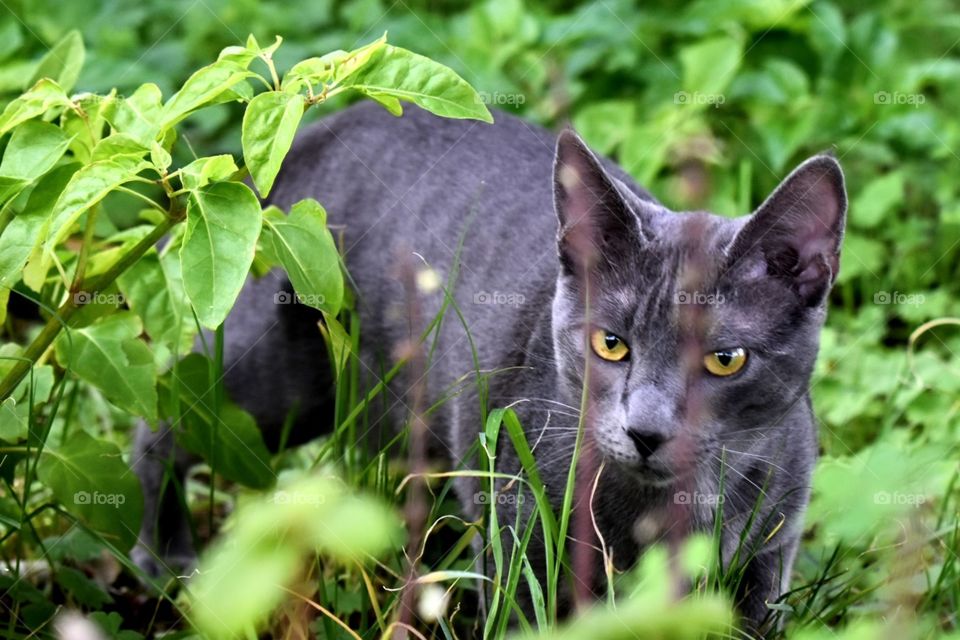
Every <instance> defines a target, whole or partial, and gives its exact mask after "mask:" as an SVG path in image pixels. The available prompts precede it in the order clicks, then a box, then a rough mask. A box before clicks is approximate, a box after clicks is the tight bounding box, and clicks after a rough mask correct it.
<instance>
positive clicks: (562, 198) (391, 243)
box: [134, 104, 847, 629]
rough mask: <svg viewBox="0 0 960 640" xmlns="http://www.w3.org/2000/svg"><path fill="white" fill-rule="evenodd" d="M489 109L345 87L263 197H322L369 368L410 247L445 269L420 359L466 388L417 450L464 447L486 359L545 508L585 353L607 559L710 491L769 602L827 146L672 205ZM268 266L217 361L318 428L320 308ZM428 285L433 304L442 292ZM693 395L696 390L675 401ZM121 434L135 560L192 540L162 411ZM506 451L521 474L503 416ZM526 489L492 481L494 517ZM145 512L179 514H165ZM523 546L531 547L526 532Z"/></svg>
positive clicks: (430, 378) (827, 260)
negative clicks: (464, 117) (761, 188)
mask: <svg viewBox="0 0 960 640" xmlns="http://www.w3.org/2000/svg"><path fill="white" fill-rule="evenodd" d="M495 120H496V122H495V124H493V125H487V124H483V123H479V122H473V121H461V120H450V119H441V118H437V117H434V116H432V115H430V114H428V113H426V112H425V111H421V110H419V109H417V108H413V107H411V108H408V109H406V111H405V114H404V115H403V116H402V117H399V118H395V117H393V116H391V115H389V114H387V113H386V112H384V111H383V110H382V109H380V108H379V107H377V106H376V105H373V104H360V105H357V106H353V107H350V108H348V109H346V110H344V111H342V112H340V113H338V114H335V115H333V116H329V117H327V118H325V119H322V120H320V121H319V122H318V123H316V124H314V125H312V126H311V127H310V128H309V129H307V130H305V131H304V132H302V134H301V135H299V136H298V138H297V141H296V142H295V144H294V146H293V148H292V150H291V152H290V154H289V156H288V157H287V159H286V161H285V163H284V165H283V168H282V170H281V172H280V175H279V177H278V179H277V183H276V185H275V187H274V190H273V193H272V194H271V197H270V203H271V204H275V205H277V206H279V207H281V208H287V207H289V206H290V205H292V204H293V203H295V202H297V201H299V200H300V199H302V198H308V197H312V198H316V199H317V200H318V201H320V202H321V203H322V204H323V205H324V206H325V208H326V209H327V212H328V222H329V224H330V225H331V226H332V227H333V228H335V229H337V233H338V234H339V233H342V242H343V247H344V260H345V264H346V268H347V272H348V273H349V282H350V285H351V287H352V288H353V290H354V291H355V293H356V300H357V302H356V308H357V311H358V313H359V317H360V322H361V328H362V330H361V336H362V338H361V354H360V359H361V362H362V366H361V369H362V371H363V374H364V375H363V376H362V377H363V379H364V380H365V382H366V384H367V386H369V385H371V384H373V383H375V382H376V381H377V380H379V378H380V375H381V374H382V372H383V371H386V370H387V369H388V368H389V367H390V366H391V365H392V363H393V362H395V358H396V354H395V348H396V346H397V345H400V344H402V343H403V342H404V340H405V339H407V338H408V336H409V333H410V330H411V329H410V327H409V326H408V325H409V322H408V319H407V318H406V316H405V314H404V309H405V307H404V301H405V300H406V294H405V292H404V289H403V287H402V285H401V283H400V281H399V280H398V278H397V277H396V276H395V274H396V273H397V265H398V264H401V263H402V261H403V260H407V259H410V258H411V256H415V259H416V260H417V261H418V264H420V265H421V266H422V268H423V269H427V268H429V269H430V270H432V271H433V272H434V273H435V274H436V275H437V276H438V280H439V282H441V283H447V282H448V281H450V282H452V289H451V290H450V291H449V292H448V293H449V295H450V296H451V297H452V299H453V301H454V302H455V303H456V307H457V309H458V311H459V314H460V315H462V319H461V318H458V317H456V316H454V315H453V314H452V313H451V312H450V310H449V309H448V310H447V314H446V316H445V318H444V320H443V321H442V323H441V324H440V328H439V329H438V330H437V333H436V336H435V339H436V344H433V343H432V342H431V348H432V357H431V359H430V363H429V368H428V371H427V375H426V377H425V380H426V382H425V384H426V387H427V392H428V396H429V398H430V399H431V401H434V400H437V399H439V398H440V396H441V395H442V394H443V393H444V390H447V391H448V392H449V389H450V388H454V387H455V388H456V389H457V392H456V393H454V394H452V397H450V398H449V399H447V401H446V402H444V403H443V404H442V405H440V407H439V408H438V409H437V410H436V411H435V412H433V413H432V414H431V415H430V418H429V425H430V427H429V428H430V445H431V448H432V449H431V450H432V451H434V452H442V453H443V454H444V455H445V457H446V459H447V461H446V464H447V465H449V466H450V467H451V468H478V467H477V464H478V463H477V460H476V459H475V457H473V456H472V455H471V453H473V452H475V451H476V443H477V440H478V436H479V434H480V433H481V432H482V431H483V424H482V423H481V406H480V402H481V401H480V397H481V396H480V393H479V391H478V388H477V385H476V384H471V383H470V381H472V380H474V379H475V376H476V374H477V371H478V369H479V370H480V371H482V372H486V373H487V374H489V377H488V385H489V388H488V390H487V398H486V400H487V404H488V406H489V407H491V408H492V407H506V406H510V407H512V408H513V409H514V411H515V412H516V414H517V416H518V418H519V420H520V422H521V424H522V425H523V428H524V430H525V433H526V437H527V440H528V442H529V443H530V446H531V447H533V451H534V456H535V457H536V459H537V462H538V468H539V473H540V475H541V477H542V479H543V483H544V485H545V487H546V491H547V495H548V496H549V498H550V500H551V502H552V504H553V506H554V509H555V510H559V508H560V505H561V501H562V495H563V492H564V487H565V483H566V478H567V472H568V470H569V468H570V466H571V456H572V455H573V443H574V440H575V437H576V430H577V425H578V416H579V412H580V407H581V395H582V390H583V386H584V371H585V369H586V368H589V372H590V373H589V375H590V378H591V382H590V384H589V386H588V389H589V393H588V399H587V404H586V405H585V406H587V407H588V410H587V411H588V412H587V416H588V420H587V421H586V427H585V429H586V436H585V441H584V442H585V444H584V451H585V453H584V456H585V457H584V460H593V462H594V463H595V465H596V468H597V470H599V469H600V466H599V465H601V464H602V465H603V466H602V472H601V473H600V475H599V479H598V480H597V487H596V491H595V494H594V495H593V498H592V504H591V508H592V509H593V512H594V517H595V519H596V526H597V528H598V530H599V532H600V534H601V535H602V538H603V543H604V545H605V547H606V548H607V549H608V550H609V551H610V553H611V554H612V557H613V560H614V563H615V565H616V566H617V567H618V568H621V569H625V568H627V567H629V566H630V565H632V564H633V563H634V562H635V560H636V559H637V557H638V555H639V554H640V553H641V551H642V549H643V548H644V547H645V546H646V545H647V544H649V543H650V542H651V541H652V540H654V539H659V538H662V537H664V536H668V535H669V532H670V529H671V526H672V525H675V524H677V523H676V522H674V520H675V519H676V517H677V514H678V513H682V514H684V515H683V518H684V519H685V520H686V524H685V527H686V528H687V529H689V530H700V531H711V530H712V527H713V524H714V519H715V517H717V513H718V511H721V512H722V518H723V520H722V522H723V527H722V550H723V553H724V556H723V557H724V558H725V559H727V560H729V559H730V558H731V557H733V555H734V552H735V551H736V550H737V549H738V548H739V547H741V546H746V547H747V548H748V550H749V551H743V552H742V553H741V559H742V558H749V562H748V563H747V565H746V566H745V567H744V568H743V576H742V579H741V580H740V581H739V586H738V587H737V589H736V593H734V594H731V595H733V597H734V599H735V602H736V605H737V607H738V609H739V611H740V612H741V614H742V615H743V618H744V620H745V621H746V623H747V625H748V626H749V627H751V628H753V629H760V628H761V627H763V625H764V624H769V620H768V618H769V617H770V616H769V609H768V607H767V603H773V602H775V601H777V600H778V598H780V596H781V595H782V594H784V593H785V592H786V591H787V589H788V581H789V577H790V572H791V567H792V563H793V559H794V556H795V554H796V551H797V545H798V541H799V538H800V534H801V531H802V524H803V514H804V510H805V508H806V505H807V502H808V499H809V486H810V481H811V473H812V469H813V466H814V463H815V460H816V456H817V450H818V447H817V430H816V420H815V417H814V415H813V411H812V407H811V403H810V397H809V391H808V388H809V383H810V378H811V373H812V370H813V366H814V360H815V359H816V356H817V351H818V343H819V332H820V329H821V327H822V325H823V322H824V319H825V314H826V306H827V298H828V293H829V291H830V288H831V286H832V284H833V282H834V281H835V279H836V276H837V273H838V269H839V255H840V247H841V242H842V237H843V231H844V223H845V216H846V202H847V201H846V193H845V187H844V177H843V173H842V170H841V168H840V165H839V164H838V162H837V161H836V160H835V159H834V158H832V157H831V156H829V155H819V156H814V157H812V158H810V159H809V160H807V161H805V162H803V163H802V164H801V165H799V166H798V167H797V168H796V169H795V170H794V171H793V172H792V173H791V174H790V175H789V176H787V177H786V178H785V179H784V180H783V181H782V183H781V184H780V185H779V186H778V187H777V188H776V190H775V191H774V192H773V193H772V194H771V195H769V197H768V198H767V199H766V200H765V201H764V202H763V203H762V204H761V206H760V207H759V208H758V209H757V210H756V211H754V212H753V213H752V214H750V215H748V216H743V217H739V218H725V217H721V216H717V215H714V214H709V213H705V212H690V213H682V214H681V213H674V212H671V211H669V210H667V209H666V208H665V207H664V206H663V205H661V204H659V203H658V201H657V200H656V199H654V197H653V196H651V195H650V194H649V193H648V192H647V191H646V190H644V189H642V188H641V187H639V186H638V185H636V184H635V183H634V181H633V180H632V179H631V178H630V177H629V176H628V175H627V174H626V173H625V172H624V171H622V170H621V169H620V168H618V167H617V166H616V165H614V164H613V163H611V162H609V161H606V160H602V159H600V158H598V156H596V155H595V154H594V153H593V152H592V151H591V150H590V149H589V148H588V147H587V146H586V144H585V143H584V142H583V141H582V140H581V139H580V138H579V137H578V136H577V135H576V134H575V133H574V132H573V131H571V130H565V131H563V132H562V133H561V134H560V135H559V136H556V135H554V134H553V133H550V132H548V131H546V130H544V129H541V128H538V127H536V126H534V125H531V124H529V123H527V122H525V121H523V120H521V119H519V118H516V117H513V116H510V115H507V114H504V113H496V114H495ZM461 242H462V247H461V246H460V243H461ZM691 265H692V266H691ZM454 270H456V271H457V274H456V278H455V279H450V280H448V279H449V278H450V276H451V272H452V271H454ZM588 286H589V289H590V291H589V297H588V295H587V291H585V289H586V288H588ZM281 290H282V291H289V284H288V283H286V282H285V280H284V279H283V278H282V277H280V276H278V275H276V274H271V275H270V276H268V277H267V278H265V279H261V280H251V281H250V282H249V283H248V284H247V285H246V287H245V289H244V291H243V292H242V294H241V297H240V299H239V301H238V303H237V306H236V308H235V310H234V312H233V313H232V314H231V315H230V317H229V318H228V319H227V322H226V325H225V340H226V345H225V365H224V367H225V372H226V378H225V386H226V388H227V391H228V393H229V394H230V396H231V397H232V398H233V399H234V400H235V401H236V402H237V403H239V404H240V405H241V406H243V407H245V408H247V409H248V410H249V411H251V412H252V413H253V414H254V416H255V417H256V418H257V420H258V422H259V424H260V426H261V428H262V429H264V431H265V433H277V432H278V431H279V428H280V426H281V424H282V422H283V420H284V418H285V416H286V415H287V414H288V412H289V411H290V410H291V408H292V407H296V408H297V415H298V416H299V417H298V421H297V422H298V424H297V425H295V428H294V432H296V433H299V434H301V435H300V437H301V438H308V437H315V436H316V435H319V433H320V432H321V430H322V429H323V428H325V427H326V426H327V425H328V424H329V422H330V418H329V402H328V399H329V398H327V397H326V396H325V394H326V390H327V389H329V386H330V381H329V377H328V376H327V375H326V373H325V372H327V371H328V370H329V366H328V364H327V363H326V359H325V357H324V355H323V346H322V343H321V339H320V335H319V333H318V332H317V330H316V322H317V320H318V317H317V316H316V314H315V313H314V312H312V311H311V310H310V309H308V308H306V307H304V306H302V305H296V304H292V305H291V304H286V305H284V304H275V303H274V297H275V295H276V293H277V292H278V291H281ZM421 295H422V298H423V299H422V305H423V310H422V315H423V317H424V318H425V319H430V318H432V317H433V316H434V314H436V313H437V312H438V311H439V310H440V308H441V305H442V304H443V302H444V296H445V295H446V294H445V293H444V290H443V289H442V288H440V289H437V290H435V291H434V292H432V293H430V292H425V293H422V294H421ZM587 301H589V307H590V309H589V320H587V311H586V303H587ZM697 313H700V314H701V315H700V316H697V315H695V314H697ZM691 314H694V315H691ZM704 314H705V315H704ZM691 318H693V319H694V320H696V318H700V319H699V320H697V321H696V322H694V324H696V323H697V322H699V324H698V325H697V326H698V327H700V328H699V329H698V330H697V331H693V332H690V331H689V326H688V325H690V323H691V320H690V319H691ZM585 323H586V324H587V326H585ZM468 331H469V336H468ZM431 340H432V338H431ZM691 345H692V347H693V348H694V349H695V350H696V353H695V354H694V358H693V360H691V359H690V358H689V355H690V347H691ZM474 358H476V362H474ZM690 362H695V365H696V366H695V369H696V371H693V374H691V371H692V370H691V368H690ZM490 372H493V373H490ZM464 381H466V382H464ZM411 382H412V381H411V380H409V379H407V380H404V381H403V383H402V384H401V383H400V382H399V379H394V381H393V382H391V384H390V385H389V387H388V390H387V391H386V392H385V393H384V394H381V397H380V403H381V405H382V406H381V409H382V412H381V413H382V414H384V415H386V416H387V417H386V418H385V420H386V421H388V422H393V423H400V424H402V421H403V420H404V419H405V418H406V406H405V405H406V403H407V401H408V398H407V390H408V389H409V386H410V384H411ZM694 401H695V404H697V405H698V406H699V407H700V410H699V411H697V412H695V413H696V415H693V414H691V412H690V411H689V407H688V406H686V404H689V403H694ZM391 405H393V409H392V410H391V409H390V408H389V407H390V406H391ZM374 415H375V416H376V414H374ZM371 422H373V423H375V424H379V423H378V422H377V419H376V418H374V419H372V420H371ZM134 459H135V460H136V461H137V463H136V464H137V471H138V475H139V476H140V477H141V480H142V482H143V484H144V487H145V492H146V493H147V496H148V500H147V513H148V516H147V517H146V518H145V520H144V529H143V531H142V532H141V546H140V547H139V555H138V556H137V557H138V562H139V563H140V564H141V565H142V566H143V565H148V564H149V563H150V559H151V558H154V557H155V556H156V547H157V545H158V544H159V545H160V550H161V551H162V553H161V554H160V555H161V556H166V558H167V559H168V560H172V561H173V562H175V563H176V562H180V563H182V562H184V561H185V560H186V559H187V558H188V557H189V555H190V553H191V550H190V547H191V545H190V541H189V535H188V528H186V525H185V524H184V523H183V517H182V514H177V513H174V511H176V509H177V508H178V507H177V505H178V504H179V501H177V500H169V499H167V500H165V501H164V500H161V499H160V498H159V486H160V480H159V478H160V476H162V471H163V465H164V461H165V460H166V461H167V464H169V461H170V460H173V461H174V469H173V471H174V472H175V473H177V474H182V473H183V471H184V469H185V466H186V464H187V463H188V460H187V459H186V458H185V457H183V456H182V455H180V454H177V453H176V452H175V448H174V447H173V444H172V440H171V437H170V434H169V431H168V430H165V429H161V430H159V431H158V432H157V433H152V432H150V431H149V430H148V429H146V428H145V427H142V428H141V429H140V431H139V433H138V437H137V443H136V451H135V456H134ZM496 462H497V470H498V471H501V472H503V473H506V474H521V475H522V473H523V472H522V467H521V464H520V462H519V459H518V456H517V453H516V451H514V450H513V447H512V446H511V445H510V444H509V441H508V439H507V438H506V437H505V436H501V438H500V447H499V450H498V452H497V460H496ZM721 478H722V486H723V491H722V493H721V490H720V487H721ZM578 482H582V479H579V480H578ZM511 486H512V485H511ZM456 489H457V493H458V496H459V499H460V501H461V503H462V505H463V510H464V515H465V516H466V517H468V518H478V517H480V516H481V515H482V509H483V506H482V503H483V502H484V500H485V499H486V500H488V499H489V497H486V498H484V497H483V496H484V494H483V493H482V492H481V491H480V487H479V486H478V485H477V483H476V482H475V481H472V480H470V479H468V478H461V479H459V480H458V482H457V485H456ZM504 489H505V490H506V487H504ZM168 493H169V492H168ZM581 495H582V493H581ZM532 503H533V501H532V500H527V501H524V500H519V499H516V500H497V505H498V506H497V510H498V514H499V520H500V522H502V523H503V522H509V523H512V522H514V521H515V518H516V516H517V510H518V509H519V510H520V511H521V514H528V513H529V512H530V510H531V508H532ZM754 512H755V513H754ZM158 514H160V515H159V518H158ZM751 516H752V517H751ZM158 521H159V522H160V523H172V524H168V525H167V528H168V530H167V531H164V532H159V535H158V531H157V529H156V523H157V522H158ZM178 554H180V555H179V557H178ZM528 557H529V559H530V562H531V566H533V567H534V569H535V570H536V571H541V570H542V566H543V562H544V558H543V549H542V543H538V541H537V537H536V536H534V539H533V541H532V542H531V545H530V548H529V549H528ZM599 562H600V559H599V558H596V557H593V558H592V559H591V560H590V563H591V567H592V575H591V576H590V577H589V578H588V582H589V583H590V584H589V585H588V587H589V589H590V590H591V591H599V590H602V588H603V587H602V580H601V579H602V576H603V570H602V568H601V567H600V565H599ZM152 569H153V570H154V571H155V570H156V569H157V568H156V567H152ZM541 577H542V574H541Z"/></svg>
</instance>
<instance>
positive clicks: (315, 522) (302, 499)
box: [190, 475, 402, 638]
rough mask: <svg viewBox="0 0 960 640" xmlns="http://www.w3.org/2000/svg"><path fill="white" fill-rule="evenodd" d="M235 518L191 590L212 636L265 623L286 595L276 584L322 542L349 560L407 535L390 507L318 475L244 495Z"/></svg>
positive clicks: (200, 621)
mask: <svg viewBox="0 0 960 640" xmlns="http://www.w3.org/2000/svg"><path fill="white" fill-rule="evenodd" d="M233 524H234V526H232V527H231V528H230V529H229V533H228V534H227V535H226V536H225V537H224V538H223V539H222V540H221V541H219V542H218V543H217V544H216V545H215V546H213V547H212V548H211V549H210V551H209V552H208V553H207V554H206V555H205V557H204V558H203V559H202V560H201V567H202V570H201V571H200V572H199V575H198V577H197V579H196V581H195V582H194V583H193V584H192V585H191V587H192V588H191V590H190V592H191V598H192V600H193V603H192V605H193V606H192V608H191V611H193V613H194V615H195V620H196V622H197V626H198V628H199V629H200V630H201V631H202V632H204V633H205V634H207V635H209V636H211V637H215V638H221V637H224V638H225V637H237V635H238V634H239V633H240V632H241V631H242V630H243V629H245V628H248V627H251V626H253V627H256V626H257V625H258V624H260V623H262V622H263V621H264V620H265V619H266V618H267V616H268V615H269V614H270V612H271V611H272V610H273V608H274V607H276V606H277V605H278V604H279V603H280V602H281V601H282V600H283V599H284V597H285V596H284V592H283V590H282V589H280V588H278V587H279V586H280V585H289V584H291V583H292V582H293V581H294V580H295V579H296V577H297V575H298V574H299V572H300V568H301V567H302V563H303V558H304V557H307V556H309V557H312V556H313V554H315V553H316V549H317V548H320V549H322V550H323V551H325V552H327V553H330V554H332V555H334V556H335V557H337V558H339V559H341V560H343V561H351V562H352V561H356V560H358V559H362V558H365V557H368V556H370V555H377V554H380V553H382V552H384V551H385V550H386V549H388V548H390V547H391V545H398V544H401V543H402V531H401V527H400V524H399V522H398V518H397V516H396V514H395V513H393V511H392V510H391V509H390V508H389V507H387V506H386V505H384V504H382V503H381V502H380V501H377V500H374V499H372V498H369V497H367V496H357V495H351V494H349V493H347V492H346V491H345V489H344V487H343V484H342V483H340V482H337V481H336V480H334V479H332V478H329V477H323V476H319V475H313V476H306V477H303V478H301V479H298V480H296V481H294V482H290V483H287V484H284V485H283V486H281V487H280V488H278V489H277V490H276V491H274V492H273V493H272V495H271V496H270V497H269V498H268V499H266V500H258V501H251V502H248V503H246V504H245V505H244V506H242V507H241V508H240V509H239V510H238V511H237V513H236V514H235V515H234V516H233Z"/></svg>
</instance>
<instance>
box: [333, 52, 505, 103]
mask: <svg viewBox="0 0 960 640" xmlns="http://www.w3.org/2000/svg"><path fill="white" fill-rule="evenodd" d="M341 86H344V87H350V88H353V89H356V90H357V91H360V92H361V93H364V94H367V95H371V96H377V97H378V101H380V100H379V98H381V97H383V96H389V97H393V98H395V99H397V100H403V101H405V102H412V103H414V104H416V105H417V106H419V107H422V108H423V109H426V110H427V111H429V112H431V113H434V114H436V115H438V116H443V117H446V118H473V119H476V120H482V121H483V122H493V117H492V116H491V115H490V112H489V111H488V110H487V107H486V105H485V104H483V100H482V99H481V98H480V96H479V95H478V94H477V92H476V91H475V90H474V89H473V87H471V86H470V85H469V84H467V82H466V81H465V80H464V79H463V78H461V77H460V76H458V75H457V74H456V73H455V72H454V71H453V70H452V69H450V68H449V67H446V66H444V65H442V64H440V63H439V62H434V61H433V60H430V59H429V58H425V57H424V56H421V55H418V54H416V53H413V52H411V51H407V50H406V49H401V48H399V47H394V46H392V45H384V46H383V47H382V48H381V49H378V50H377V51H376V53H375V54H374V56H373V57H372V58H371V60H370V62H369V63H368V64H367V65H365V66H363V67H362V68H360V69H359V70H358V71H357V72H356V73H355V74H353V75H351V76H349V77H347V78H346V79H345V80H344V81H343V83H342V85H341Z"/></svg>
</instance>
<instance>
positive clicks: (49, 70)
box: [26, 30, 86, 93]
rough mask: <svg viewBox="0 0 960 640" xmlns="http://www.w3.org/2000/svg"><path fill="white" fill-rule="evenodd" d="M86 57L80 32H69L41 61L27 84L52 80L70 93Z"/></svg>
mask: <svg viewBox="0 0 960 640" xmlns="http://www.w3.org/2000/svg"><path fill="white" fill-rule="evenodd" d="M85 55H86V52H85V51H84V48H83V37H82V36H81V35H80V32H79V31H76V30H74V31H70V32H68V33H67V35H65V36H63V38H61V40H60V41H59V42H58V43H57V44H55V45H53V48H52V49H50V51H48V52H47V55H45V56H44V57H43V58H42V59H41V60H40V63H39V64H38V65H37V69H36V71H34V72H33V77H32V78H30V80H29V82H27V83H26V84H27V86H30V85H33V84H35V83H37V82H38V81H39V80H41V79H43V78H50V79H51V80H53V81H54V82H56V83H57V84H58V85H60V87H62V88H63V90H64V91H65V92H68V93H69V92H70V90H71V89H73V85H75V84H76V82H77V78H78V77H79V76H80V69H81V68H83V60H84V57H85Z"/></svg>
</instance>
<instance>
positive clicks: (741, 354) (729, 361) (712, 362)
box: [703, 347, 747, 376]
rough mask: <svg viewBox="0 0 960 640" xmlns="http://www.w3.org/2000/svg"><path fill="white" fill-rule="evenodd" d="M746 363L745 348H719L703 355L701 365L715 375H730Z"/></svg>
mask: <svg viewBox="0 0 960 640" xmlns="http://www.w3.org/2000/svg"><path fill="white" fill-rule="evenodd" d="M745 364H747V352H746V350H744V349H742V348H740V347H737V348H736V349H721V350H720V351H714V352H713V353H708V354H707V355H705V356H703V366H704V367H705V368H706V369H707V371H709V372H710V373H712V374H713V375H715V376H732V375H733V374H735V373H736V372H737V371H740V369H743V365H745Z"/></svg>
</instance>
